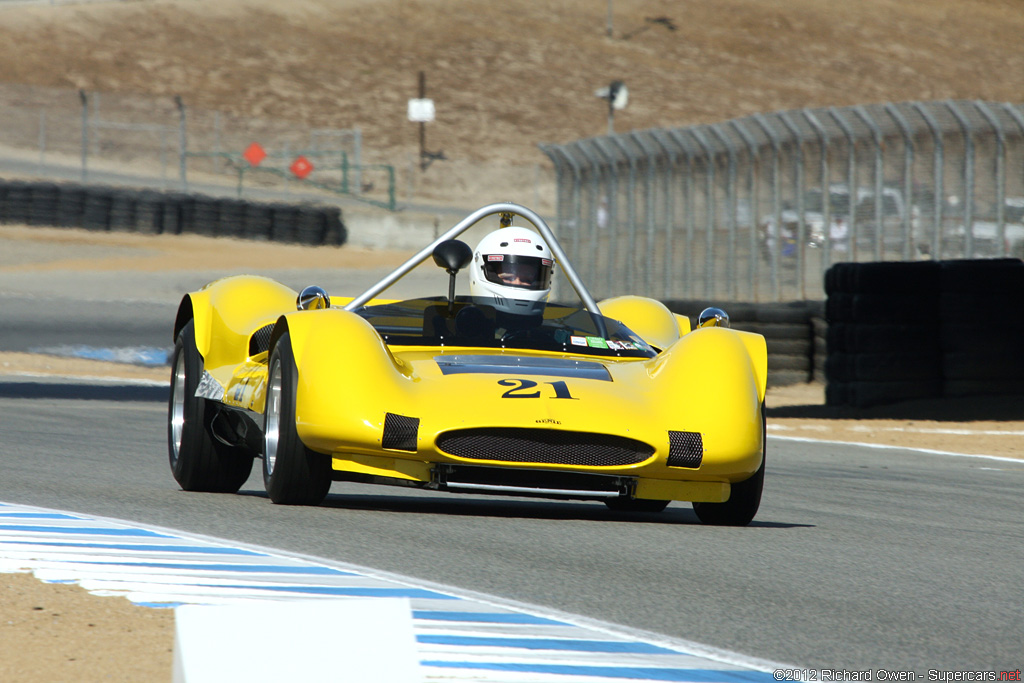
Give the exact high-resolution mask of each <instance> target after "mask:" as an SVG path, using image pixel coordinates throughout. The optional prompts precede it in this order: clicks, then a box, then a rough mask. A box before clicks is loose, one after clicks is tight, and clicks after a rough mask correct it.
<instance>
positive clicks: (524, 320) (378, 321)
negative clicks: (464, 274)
mask: <svg viewBox="0 0 1024 683" xmlns="http://www.w3.org/2000/svg"><path fill="white" fill-rule="evenodd" d="M355 312H356V313H357V314H358V315H360V316H362V317H363V318H364V319H366V320H367V321H369V322H370V324H371V325H373V327H374V329H376V330H377V332H378V333H379V334H380V335H381V337H382V338H383V339H384V342H385V343H387V344H389V345H405V346H408V345H426V346H474V347H486V348H510V349H532V350H537V351H556V352H563V353H579V354H587V355H595V356H612V357H614V356H621V357H629V358H652V357H653V356H655V355H656V352H655V350H654V349H652V348H651V347H650V346H649V345H648V344H647V343H646V342H644V340H643V339H641V338H640V336H639V335H637V334H635V333H634V332H633V331H632V330H630V329H629V328H628V327H626V326H625V325H623V324H622V323H620V322H618V321H617V320H613V319H611V318H606V317H604V316H601V315H593V314H591V313H590V312H588V311H586V310H584V309H581V308H574V307H571V306H563V305H559V304H548V305H547V306H546V307H545V308H544V311H543V314H542V315H535V316H526V315H511V314H507V313H503V312H501V311H497V310H496V309H495V308H494V307H493V306H490V305H488V304H486V303H484V300H482V299H477V298H474V297H468V296H460V297H457V298H456V300H455V302H453V303H452V304H451V305H449V303H448V300H447V299H445V298H444V297H429V298H424V299H409V300H406V301H398V302H395V303H389V304H380V305H374V306H364V307H362V308H360V309H357V310H356V311H355ZM598 321H601V322H603V327H604V330H603V331H602V330H601V329H599V328H600V327H601V326H600V325H599V324H598Z"/></svg>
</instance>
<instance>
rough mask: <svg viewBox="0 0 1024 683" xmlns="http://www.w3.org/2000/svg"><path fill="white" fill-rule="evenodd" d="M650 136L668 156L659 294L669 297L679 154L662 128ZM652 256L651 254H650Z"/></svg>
mask: <svg viewBox="0 0 1024 683" xmlns="http://www.w3.org/2000/svg"><path fill="white" fill-rule="evenodd" d="M651 137H653V138H654V141H655V142H657V143H658V145H659V146H660V147H661V149H662V151H663V152H664V153H665V156H667V157H668V164H667V165H666V167H665V249H664V253H663V254H662V259H663V260H664V265H663V266H662V269H661V271H662V272H661V275H662V283H661V292H662V294H661V296H662V298H664V299H667V298H669V296H671V292H672V273H673V271H674V268H673V267H672V266H673V249H672V246H673V245H672V242H673V240H672V237H673V234H674V232H675V217H676V207H675V193H674V192H673V191H672V190H673V188H674V186H675V183H674V182H673V176H674V174H675V169H676V165H677V163H678V161H679V156H678V155H677V154H676V151H675V150H674V149H672V145H671V141H670V140H667V139H665V131H663V130H652V131H651ZM651 256H652V257H653V256H654V255H653V254H652V255H651Z"/></svg>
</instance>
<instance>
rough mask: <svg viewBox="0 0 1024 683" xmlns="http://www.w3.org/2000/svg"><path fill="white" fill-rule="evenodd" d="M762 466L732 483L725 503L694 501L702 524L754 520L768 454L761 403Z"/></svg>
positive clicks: (694, 509) (758, 505) (719, 524)
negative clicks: (749, 475) (745, 477)
mask: <svg viewBox="0 0 1024 683" xmlns="http://www.w3.org/2000/svg"><path fill="white" fill-rule="evenodd" d="M761 434H762V436H761V444H762V445H761V466H760V467H758V468H757V471H756V472H754V475H753V476H752V477H750V478H749V479H746V480H744V481H741V482H738V483H736V484H733V485H732V487H731V488H732V490H731V492H730V493H729V500H727V501H725V502H724V503H696V502H695V503H694V504H693V511H694V513H696V515H697V519H699V520H700V521H701V523H702V524H709V525H714V526H746V525H748V524H750V522H752V521H753V519H754V516H755V515H756V514H757V509H758V508H759V507H760V506H761V491H762V489H763V488H764V464H765V460H767V458H766V456H767V454H768V440H767V438H766V437H767V429H766V422H765V412H764V405H763V404H762V405H761Z"/></svg>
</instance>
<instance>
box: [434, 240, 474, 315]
mask: <svg viewBox="0 0 1024 683" xmlns="http://www.w3.org/2000/svg"><path fill="white" fill-rule="evenodd" d="M472 261H473V250H472V249H471V248H470V246H469V245H468V244H466V243H465V242H462V241H459V240H445V241H444V242H441V243H440V244H438V245H437V246H436V247H434V263H436V264H437V265H438V266H440V267H441V268H444V269H445V271H447V272H448V312H449V313H451V311H452V306H453V305H454V304H455V275H456V274H457V273H458V272H459V271H460V270H462V269H463V268H465V267H466V266H468V265H469V264H470V263H471V262H472Z"/></svg>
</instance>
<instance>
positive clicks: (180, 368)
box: [171, 353, 185, 465]
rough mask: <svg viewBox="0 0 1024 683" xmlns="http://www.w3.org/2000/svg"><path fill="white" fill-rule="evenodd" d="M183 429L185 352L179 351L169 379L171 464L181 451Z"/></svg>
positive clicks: (176, 460) (174, 462)
mask: <svg viewBox="0 0 1024 683" xmlns="http://www.w3.org/2000/svg"><path fill="white" fill-rule="evenodd" d="M184 429H185V354H184V353H179V354H178V355H177V358H175V361H174V377H173V378H172V381H171V464H172V465H174V464H176V463H177V462H178V455H179V454H180V453H181V434H182V431H183V430H184Z"/></svg>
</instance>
